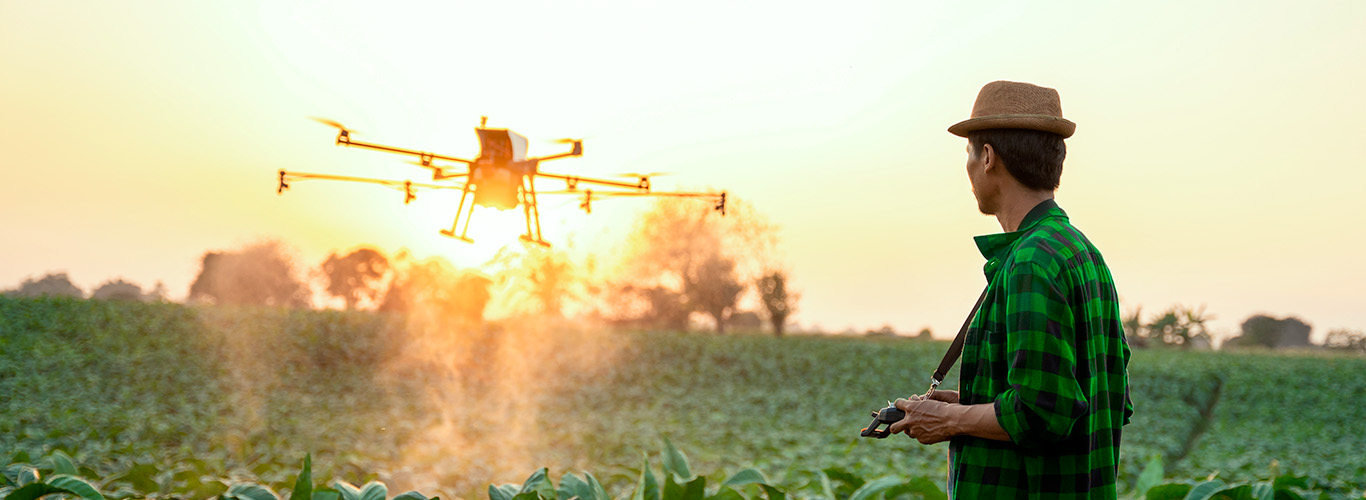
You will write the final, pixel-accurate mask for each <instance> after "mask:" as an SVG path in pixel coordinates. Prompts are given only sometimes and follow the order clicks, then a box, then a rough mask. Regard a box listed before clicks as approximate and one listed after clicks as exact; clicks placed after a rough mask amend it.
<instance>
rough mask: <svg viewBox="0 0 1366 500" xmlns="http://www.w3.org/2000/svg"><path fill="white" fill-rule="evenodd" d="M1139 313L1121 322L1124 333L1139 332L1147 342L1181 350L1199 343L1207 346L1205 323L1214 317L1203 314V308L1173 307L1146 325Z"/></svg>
mask: <svg viewBox="0 0 1366 500" xmlns="http://www.w3.org/2000/svg"><path fill="white" fill-rule="evenodd" d="M1139 311H1140V310H1135V311H1134V314H1133V315H1132V316H1130V317H1128V318H1125V319H1124V320H1123V322H1124V325H1125V330H1126V331H1136V332H1140V334H1141V335H1143V336H1144V337H1145V338H1146V339H1148V340H1153V341H1156V342H1158V343H1161V344H1165V345H1174V346H1181V348H1182V349H1189V348H1190V347H1191V346H1192V345H1195V344H1199V343H1203V344H1204V345H1206V346H1208V345H1209V341H1210V337H1209V332H1208V330H1207V328H1206V326H1205V323H1207V322H1208V321H1209V320H1211V319H1213V318H1214V317H1213V316H1209V315H1207V314H1206V313H1205V307H1204V306H1200V308H1198V309H1196V308H1190V307H1186V306H1182V305H1175V306H1172V307H1171V308H1169V309H1167V310H1166V311H1165V312H1163V313H1162V314H1159V315H1158V316H1157V318H1156V319H1154V320H1153V322H1152V323H1148V324H1147V325H1143V324H1142V322H1141V319H1140V316H1139ZM1145 343H1146V342H1145Z"/></svg>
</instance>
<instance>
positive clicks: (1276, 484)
mask: <svg viewBox="0 0 1366 500" xmlns="http://www.w3.org/2000/svg"><path fill="white" fill-rule="evenodd" d="M1272 487H1273V488H1275V489H1276V491H1286V490H1289V489H1290V488H1292V487H1294V488H1309V476H1294V475H1291V474H1284V475H1280V476H1276V480H1275V481H1273V482H1272Z"/></svg>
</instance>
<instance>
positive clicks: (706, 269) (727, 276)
mask: <svg viewBox="0 0 1366 500" xmlns="http://www.w3.org/2000/svg"><path fill="white" fill-rule="evenodd" d="M744 289H745V287H744V286H741V285H740V283H739V280H738V279H737V278H736V276H735V261H733V260H730V259H727V258H725V257H721V256H720V255H711V256H709V257H708V258H707V259H706V260H704V261H702V265H700V266H698V267H697V269H696V271H695V273H694V274H688V275H685V279H684V282H683V294H684V295H686V296H687V297H688V302H689V303H690V304H692V306H693V307H694V309H695V310H697V311H700V312H704V313H707V314H709V315H711V317H712V319H713V320H715V321H716V333H725V332H726V320H727V319H729V317H730V313H731V312H732V311H734V310H735V302H736V301H737V300H739V298H740V292H741V291H744Z"/></svg>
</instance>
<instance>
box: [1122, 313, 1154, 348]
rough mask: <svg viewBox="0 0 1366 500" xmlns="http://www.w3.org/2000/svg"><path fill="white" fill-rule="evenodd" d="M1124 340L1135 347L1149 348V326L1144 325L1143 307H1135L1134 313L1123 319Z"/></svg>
mask: <svg viewBox="0 0 1366 500" xmlns="http://www.w3.org/2000/svg"><path fill="white" fill-rule="evenodd" d="M1123 325H1124V339H1125V340H1127V341H1128V342H1129V345H1131V346H1134V347H1148V339H1147V337H1148V333H1147V325H1144V324H1143V307H1142V306H1140V307H1135V308H1134V312H1133V313H1131V314H1129V315H1128V316H1125V317H1124V319H1123Z"/></svg>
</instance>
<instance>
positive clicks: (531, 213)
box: [522, 177, 550, 247]
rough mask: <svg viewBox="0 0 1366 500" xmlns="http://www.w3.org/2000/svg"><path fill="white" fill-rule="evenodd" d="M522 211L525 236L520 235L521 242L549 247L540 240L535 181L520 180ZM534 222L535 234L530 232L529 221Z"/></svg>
mask: <svg viewBox="0 0 1366 500" xmlns="http://www.w3.org/2000/svg"><path fill="white" fill-rule="evenodd" d="M522 179H523V181H522V211H523V213H524V214H525V215H526V234H525V235H522V241H526V242H528V243H535V244H538V245H541V246H547V247H548V246H550V243H546V241H545V240H544V239H541V209H540V207H539V206H537V204H536V181H535V180H533V179H531V178H528V177H523V178H522ZM532 219H535V220H536V232H535V233H533V232H531V220H532Z"/></svg>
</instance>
